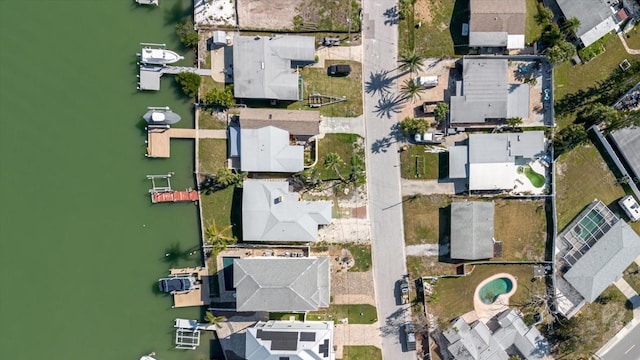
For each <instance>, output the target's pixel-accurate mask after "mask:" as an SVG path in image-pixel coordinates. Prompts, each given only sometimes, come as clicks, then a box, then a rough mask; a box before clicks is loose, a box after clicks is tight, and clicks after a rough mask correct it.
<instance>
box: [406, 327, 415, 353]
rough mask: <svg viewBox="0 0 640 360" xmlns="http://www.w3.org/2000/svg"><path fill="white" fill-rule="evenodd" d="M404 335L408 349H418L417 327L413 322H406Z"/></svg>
mask: <svg viewBox="0 0 640 360" xmlns="http://www.w3.org/2000/svg"><path fill="white" fill-rule="evenodd" d="M404 335H405V340H406V342H407V351H413V350H415V349H416V328H415V326H413V324H412V323H406V324H404Z"/></svg>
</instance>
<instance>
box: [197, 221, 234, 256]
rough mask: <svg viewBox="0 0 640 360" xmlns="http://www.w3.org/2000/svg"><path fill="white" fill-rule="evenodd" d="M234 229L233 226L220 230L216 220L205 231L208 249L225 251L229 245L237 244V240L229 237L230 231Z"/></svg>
mask: <svg viewBox="0 0 640 360" xmlns="http://www.w3.org/2000/svg"><path fill="white" fill-rule="evenodd" d="M231 228H233V225H228V226H226V227H224V228H223V229H221V230H218V226H217V225H216V222H215V220H214V221H212V222H210V223H209V226H207V228H206V229H205V231H204V233H205V235H206V236H207V245H206V246H207V247H215V248H217V249H218V250H223V249H224V248H226V247H227V245H229V244H233V243H235V242H236V238H235V237H233V236H229V235H227V234H228V231H229V230H231Z"/></svg>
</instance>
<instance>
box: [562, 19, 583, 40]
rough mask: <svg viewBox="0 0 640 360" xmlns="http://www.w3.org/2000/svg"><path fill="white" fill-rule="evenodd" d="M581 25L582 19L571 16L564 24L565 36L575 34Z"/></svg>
mask: <svg viewBox="0 0 640 360" xmlns="http://www.w3.org/2000/svg"><path fill="white" fill-rule="evenodd" d="M579 27H580V20H578V18H576V17H570V18H568V19H567V20H565V22H564V24H562V32H563V33H564V36H567V37H569V36H575V34H576V30H578V28H579Z"/></svg>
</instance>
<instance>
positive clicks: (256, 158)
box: [229, 126, 304, 173]
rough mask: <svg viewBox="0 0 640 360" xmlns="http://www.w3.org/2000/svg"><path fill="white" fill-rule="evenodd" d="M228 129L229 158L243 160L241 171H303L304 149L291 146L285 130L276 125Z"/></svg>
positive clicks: (241, 161)
mask: <svg viewBox="0 0 640 360" xmlns="http://www.w3.org/2000/svg"><path fill="white" fill-rule="evenodd" d="M229 129H230V130H229V133H230V135H229V142H230V147H229V148H230V154H229V155H230V157H231V158H232V160H233V159H238V158H240V161H239V163H240V164H239V166H240V170H241V171H247V172H281V173H296V172H299V171H302V170H303V169H304V146H301V145H291V137H290V134H289V132H287V131H286V130H282V129H279V128H277V127H275V126H265V127H261V128H257V129H251V128H249V129H243V128H240V129H239V130H238V128H237V127H229ZM236 163H237V162H236Z"/></svg>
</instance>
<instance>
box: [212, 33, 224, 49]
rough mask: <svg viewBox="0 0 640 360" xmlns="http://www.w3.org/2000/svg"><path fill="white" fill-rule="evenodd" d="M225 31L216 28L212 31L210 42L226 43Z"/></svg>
mask: <svg viewBox="0 0 640 360" xmlns="http://www.w3.org/2000/svg"><path fill="white" fill-rule="evenodd" d="M227 41H228V39H227V33H226V32H225V31H222V30H216V31H214V32H213V38H212V42H213V45H214V46H224V45H227Z"/></svg>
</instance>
